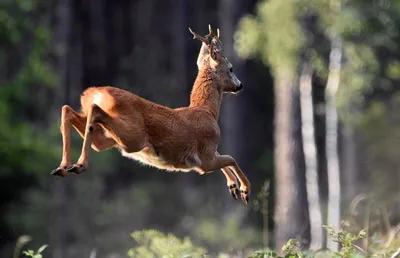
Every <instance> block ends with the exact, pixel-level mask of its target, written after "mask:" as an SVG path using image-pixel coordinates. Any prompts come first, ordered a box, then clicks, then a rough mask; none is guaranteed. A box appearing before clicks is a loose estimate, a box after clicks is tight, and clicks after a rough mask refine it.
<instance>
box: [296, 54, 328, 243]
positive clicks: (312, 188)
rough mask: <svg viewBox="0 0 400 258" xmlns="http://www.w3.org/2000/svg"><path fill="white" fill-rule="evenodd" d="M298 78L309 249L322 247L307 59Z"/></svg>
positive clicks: (311, 100)
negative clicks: (309, 235) (309, 233)
mask: <svg viewBox="0 0 400 258" xmlns="http://www.w3.org/2000/svg"><path fill="white" fill-rule="evenodd" d="M305 59H306V60H305V62H304V64H303V70H302V73H301V76H300V103H301V121H302V127H301V129H302V135H303V151H304V156H305V165H306V172H305V173H306V182H307V185H306V186H307V200H308V210H309V213H310V232H311V242H310V248H311V249H313V250H317V249H320V248H321V247H322V240H323V239H322V214H321V206H320V198H319V188H318V173H317V151H316V143H315V133H314V131H315V130H314V109H313V98H312V67H311V61H310V59H309V58H308V57H306V58H305Z"/></svg>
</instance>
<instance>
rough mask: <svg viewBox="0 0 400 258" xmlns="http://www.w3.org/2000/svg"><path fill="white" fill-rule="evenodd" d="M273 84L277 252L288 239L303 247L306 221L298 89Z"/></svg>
mask: <svg viewBox="0 0 400 258" xmlns="http://www.w3.org/2000/svg"><path fill="white" fill-rule="evenodd" d="M275 84H276V85H275V180H276V181H275V184H276V201H275V203H276V207H275V232H276V236H275V240H276V248H277V249H280V248H281V247H282V246H283V245H284V244H286V242H287V241H288V240H289V239H291V238H297V239H299V240H301V241H300V243H304V242H303V240H307V239H308V236H307V227H308V224H309V220H308V209H307V196H306V187H305V174H304V156H303V152H302V142H301V121H300V118H299V117H300V114H299V113H300V103H299V92H298V87H294V86H293V84H292V83H291V80H290V77H286V76H282V75H281V76H277V79H276V81H275Z"/></svg>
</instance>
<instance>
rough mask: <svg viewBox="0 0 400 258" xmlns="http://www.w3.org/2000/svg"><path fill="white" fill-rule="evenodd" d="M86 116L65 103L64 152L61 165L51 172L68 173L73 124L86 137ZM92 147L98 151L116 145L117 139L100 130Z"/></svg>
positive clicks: (63, 118)
mask: <svg viewBox="0 0 400 258" xmlns="http://www.w3.org/2000/svg"><path fill="white" fill-rule="evenodd" d="M85 124H86V117H85V116H82V115H81V114H79V113H78V112H76V111H75V110H73V109H72V108H71V107H70V106H68V105H64V106H63V107H62V109H61V126H60V131H61V135H62V139H63V152H62V159H61V163H60V166H59V167H58V168H56V169H54V170H53V171H52V172H51V173H50V174H51V175H57V176H61V177H64V176H66V175H67V173H68V172H67V168H68V167H69V166H71V164H72V162H71V146H70V145H71V126H73V127H74V128H75V130H76V131H78V133H79V134H80V135H81V136H82V137H84V133H85ZM93 138H94V139H93V144H92V148H93V149H95V150H96V151H102V150H105V149H108V148H111V147H112V146H114V145H115V141H114V140H113V139H110V138H106V137H105V136H104V134H103V132H101V131H100V130H99V131H98V133H96V134H95V135H94V137H93Z"/></svg>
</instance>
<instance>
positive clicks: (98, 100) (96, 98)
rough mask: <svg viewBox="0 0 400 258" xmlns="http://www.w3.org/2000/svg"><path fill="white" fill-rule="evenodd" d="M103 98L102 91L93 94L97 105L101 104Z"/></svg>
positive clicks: (94, 102)
mask: <svg viewBox="0 0 400 258" xmlns="http://www.w3.org/2000/svg"><path fill="white" fill-rule="evenodd" d="M102 99H103V93H101V92H100V91H99V92H97V93H96V94H94V96H93V104H96V105H97V106H100V102H101V100H102Z"/></svg>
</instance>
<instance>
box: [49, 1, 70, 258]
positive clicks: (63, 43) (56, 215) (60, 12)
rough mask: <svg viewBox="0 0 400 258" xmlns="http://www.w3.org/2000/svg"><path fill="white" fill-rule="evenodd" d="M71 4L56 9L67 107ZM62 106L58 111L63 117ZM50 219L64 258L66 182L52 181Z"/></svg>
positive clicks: (56, 254) (56, 250)
mask: <svg viewBox="0 0 400 258" xmlns="http://www.w3.org/2000/svg"><path fill="white" fill-rule="evenodd" d="M71 12H72V8H71V0H59V1H58V6H57V18H58V25H57V41H56V48H55V49H56V52H57V56H58V76H59V84H60V88H61V89H62V91H61V92H62V95H63V96H62V97H61V96H59V98H58V99H60V100H62V101H63V102H64V103H65V104H67V103H69V95H70V87H69V81H68V63H69V39H70V33H71V20H72V19H71V15H72V13H71ZM61 106H62V105H59V106H57V107H55V110H57V111H58V112H59V116H60V115H61ZM51 187H52V189H51V192H52V194H51V215H50V225H49V236H50V237H49V239H50V243H49V245H50V246H51V250H52V255H51V256H52V257H53V258H64V257H67V256H66V251H67V250H68V242H67V235H68V230H69V224H70V223H69V221H68V196H69V194H68V192H69V190H70V184H69V181H67V180H60V179H59V178H53V179H52V185H51Z"/></svg>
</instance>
